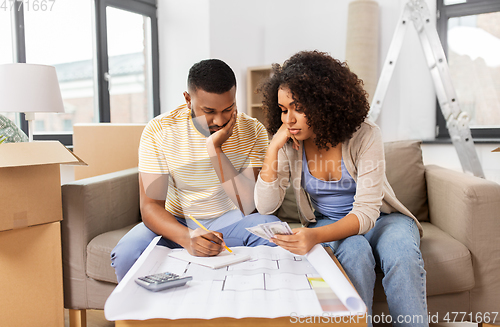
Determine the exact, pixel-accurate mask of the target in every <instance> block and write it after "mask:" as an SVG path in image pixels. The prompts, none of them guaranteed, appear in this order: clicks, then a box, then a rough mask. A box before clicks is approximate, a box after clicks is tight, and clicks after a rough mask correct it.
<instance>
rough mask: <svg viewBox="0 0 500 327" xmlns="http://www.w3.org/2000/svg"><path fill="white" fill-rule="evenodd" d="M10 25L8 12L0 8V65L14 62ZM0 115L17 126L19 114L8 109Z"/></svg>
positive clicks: (3, 109)
mask: <svg viewBox="0 0 500 327" xmlns="http://www.w3.org/2000/svg"><path fill="white" fill-rule="evenodd" d="M10 24H11V20H10V12H9V11H8V10H5V9H4V8H0V44H1V45H2V51H0V65H2V64H10V63H12V62H14V60H13V58H14V57H13V53H12V37H11V34H12V33H11V26H10ZM0 115H3V116H5V117H7V118H9V119H10V120H12V121H13V122H15V123H16V125H18V126H19V114H16V113H14V112H9V111H8V108H0Z"/></svg>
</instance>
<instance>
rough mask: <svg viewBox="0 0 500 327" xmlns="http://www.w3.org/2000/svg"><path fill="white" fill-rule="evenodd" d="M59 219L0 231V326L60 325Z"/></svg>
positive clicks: (61, 296) (61, 316) (62, 323)
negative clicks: (53, 221) (48, 222)
mask: <svg viewBox="0 0 500 327" xmlns="http://www.w3.org/2000/svg"><path fill="white" fill-rule="evenodd" d="M61 260H62V259H61V227H60V223H59V222H55V223H50V224H43V225H38V226H33V227H25V228H21V229H14V230H9V231H3V232H0V276H1V277H2V278H0V325H2V326H9V327H15V326H20V327H21V326H22V327H25V326H51V327H52V326H60V327H63V326H64V303H63V286H62V285H63V283H62V264H61V262H62V261H61Z"/></svg>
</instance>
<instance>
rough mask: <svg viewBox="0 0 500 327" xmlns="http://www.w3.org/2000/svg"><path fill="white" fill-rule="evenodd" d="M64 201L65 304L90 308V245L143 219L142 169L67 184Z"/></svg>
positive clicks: (63, 195)
mask: <svg viewBox="0 0 500 327" xmlns="http://www.w3.org/2000/svg"><path fill="white" fill-rule="evenodd" d="M62 203H63V221H62V224H61V230H62V250H63V276H64V290H65V292H64V304H65V307H66V308H73V309H76V308H87V306H86V305H87V304H86V303H82V301H83V302H85V301H84V300H82V299H86V298H87V296H86V289H87V288H86V284H85V283H86V279H87V276H86V267H85V264H86V261H87V244H88V243H89V242H90V241H91V240H92V239H93V238H94V237H96V236H97V235H100V234H102V233H105V232H109V231H112V230H115V229H119V228H122V227H125V226H128V225H131V224H133V223H134V222H139V221H140V220H141V218H140V209H139V182H138V170H137V168H132V169H127V170H122V171H119V172H115V173H110V174H105V175H100V176H95V177H90V178H86V179H82V180H78V181H75V182H72V183H68V184H65V185H63V186H62ZM110 264H111V261H110ZM82 292H83V294H78V293H82Z"/></svg>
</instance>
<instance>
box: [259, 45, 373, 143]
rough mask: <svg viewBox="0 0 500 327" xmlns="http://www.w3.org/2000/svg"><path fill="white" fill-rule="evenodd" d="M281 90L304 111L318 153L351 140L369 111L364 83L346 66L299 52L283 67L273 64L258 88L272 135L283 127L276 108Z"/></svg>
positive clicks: (321, 55) (327, 57) (317, 54)
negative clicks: (286, 90) (261, 94)
mask: <svg viewBox="0 0 500 327" xmlns="http://www.w3.org/2000/svg"><path fill="white" fill-rule="evenodd" d="M280 88H288V89H290V91H291V93H292V97H293V99H294V100H295V101H297V103H298V106H299V107H302V109H303V110H304V114H305V116H306V118H307V124H308V125H309V126H310V127H311V128H312V129H313V132H314V134H315V135H316V139H315V143H316V145H317V146H318V148H320V149H329V147H330V146H332V147H333V146H336V145H337V144H338V143H341V142H344V141H346V140H348V139H350V138H351V137H352V135H353V134H354V132H355V131H356V130H357V129H358V128H359V127H360V126H361V123H362V122H363V121H364V120H365V118H366V116H367V114H368V111H369V109H370V106H369V104H368V100H367V94H366V92H365V90H364V89H363V81H362V80H360V79H359V78H358V76H356V74H354V73H353V72H351V71H350V70H349V67H348V66H347V64H346V63H345V62H340V61H339V60H337V59H334V58H332V57H331V56H330V55H328V54H327V53H324V52H319V51H301V52H298V53H296V54H295V55H293V56H292V57H290V59H288V60H286V61H285V62H284V64H283V65H282V66H280V65H279V64H273V69H272V75H271V77H270V78H269V79H268V80H267V81H265V82H264V83H263V84H262V85H261V86H260V88H259V91H261V92H262V93H263V96H264V100H263V108H264V113H265V116H266V120H267V121H266V122H267V127H268V130H269V132H270V133H271V134H275V133H276V132H277V131H278V129H279V128H280V126H281V124H282V122H281V109H280V107H279V106H278V90H279V89H280Z"/></svg>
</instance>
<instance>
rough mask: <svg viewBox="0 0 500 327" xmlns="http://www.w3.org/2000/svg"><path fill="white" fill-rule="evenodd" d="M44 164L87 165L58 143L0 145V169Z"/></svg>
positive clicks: (40, 142)
mask: <svg viewBox="0 0 500 327" xmlns="http://www.w3.org/2000/svg"><path fill="white" fill-rule="evenodd" d="M46 164H70V165H87V164H86V163H85V162H84V161H83V160H81V159H80V158H78V157H77V156H76V155H74V154H73V152H71V151H70V150H68V149H67V148H66V147H65V146H64V145H62V144H61V143H60V142H58V141H37V142H21V143H4V144H0V168H3V167H20V166H33V165H46Z"/></svg>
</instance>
